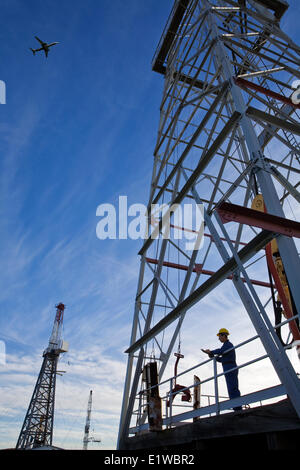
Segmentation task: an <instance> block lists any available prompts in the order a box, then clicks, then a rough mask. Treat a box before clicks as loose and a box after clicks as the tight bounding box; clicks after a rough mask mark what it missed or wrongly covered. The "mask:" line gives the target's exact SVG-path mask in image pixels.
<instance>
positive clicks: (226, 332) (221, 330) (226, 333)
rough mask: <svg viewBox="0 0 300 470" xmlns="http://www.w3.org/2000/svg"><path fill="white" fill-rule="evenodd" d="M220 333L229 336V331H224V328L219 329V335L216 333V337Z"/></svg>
mask: <svg viewBox="0 0 300 470" xmlns="http://www.w3.org/2000/svg"><path fill="white" fill-rule="evenodd" d="M221 333H225V335H229V331H228V330H226V328H221V329H220V330H219V333H217V336H219V335H220V334H221Z"/></svg>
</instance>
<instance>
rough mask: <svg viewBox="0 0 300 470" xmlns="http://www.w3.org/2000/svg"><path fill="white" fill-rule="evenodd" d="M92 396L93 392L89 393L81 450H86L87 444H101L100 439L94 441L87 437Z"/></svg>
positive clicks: (92, 438)
mask: <svg viewBox="0 0 300 470" xmlns="http://www.w3.org/2000/svg"><path fill="white" fill-rule="evenodd" d="M92 395H93V390H91V391H90V395H89V401H88V407H87V414H86V422H85V426H84V436H83V450H87V448H88V443H89V442H101V439H95V438H94V437H89V432H90V425H91V414H92V400H93V398H92Z"/></svg>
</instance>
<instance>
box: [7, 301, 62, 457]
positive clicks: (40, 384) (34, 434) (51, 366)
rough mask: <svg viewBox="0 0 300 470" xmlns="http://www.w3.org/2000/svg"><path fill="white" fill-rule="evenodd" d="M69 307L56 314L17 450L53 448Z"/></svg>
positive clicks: (60, 307)
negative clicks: (57, 378)
mask: <svg viewBox="0 0 300 470" xmlns="http://www.w3.org/2000/svg"><path fill="white" fill-rule="evenodd" d="M64 310H65V305H64V304H62V303H59V304H58V305H56V315H55V320H54V324H53V329H52V333H51V336H50V340H49V344H48V347H47V349H45V351H44V353H43V357H44V359H43V363H42V367H41V370H40V373H39V376H38V379H37V382H36V385H35V388H34V392H33V395H32V398H31V401H30V404H29V407H28V410H27V413H26V416H25V419H24V423H23V426H22V429H21V432H20V435H19V439H18V442H17V445H16V448H17V449H33V448H36V447H41V446H45V445H46V446H51V445H52V437H53V420H54V404H55V385H56V374H57V363H58V359H59V356H60V354H61V353H64V352H67V350H68V345H67V343H66V342H65V341H63V340H62V325H63V316H64Z"/></svg>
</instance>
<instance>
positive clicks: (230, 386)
mask: <svg viewBox="0 0 300 470" xmlns="http://www.w3.org/2000/svg"><path fill="white" fill-rule="evenodd" d="M231 348H233V344H232V343H230V341H228V340H227V341H225V343H223V346H222V347H221V348H219V349H214V350H212V351H211V352H212V354H213V355H217V356H219V357H217V358H216V360H217V361H218V362H221V364H222V366H223V371H224V372H225V380H226V384H227V390H228V395H229V398H236V397H240V396H241V393H240V391H239V384H238V369H236V370H233V371H232V372H227V374H226V371H227V370H229V369H233V368H234V367H236V366H237V365H236V360H235V350H234V349H233V350H232V351H229V352H226V351H227V350H228V349H231ZM233 409H234V410H236V411H238V410H241V409H242V407H241V406H236V407H234V408H233Z"/></svg>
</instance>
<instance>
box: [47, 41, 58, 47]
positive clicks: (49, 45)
mask: <svg viewBox="0 0 300 470" xmlns="http://www.w3.org/2000/svg"><path fill="white" fill-rule="evenodd" d="M55 44H59V42H51V44H48V47H51V46H55Z"/></svg>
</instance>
